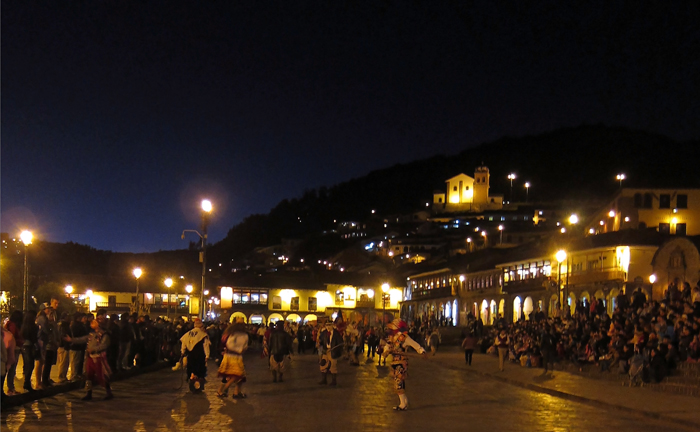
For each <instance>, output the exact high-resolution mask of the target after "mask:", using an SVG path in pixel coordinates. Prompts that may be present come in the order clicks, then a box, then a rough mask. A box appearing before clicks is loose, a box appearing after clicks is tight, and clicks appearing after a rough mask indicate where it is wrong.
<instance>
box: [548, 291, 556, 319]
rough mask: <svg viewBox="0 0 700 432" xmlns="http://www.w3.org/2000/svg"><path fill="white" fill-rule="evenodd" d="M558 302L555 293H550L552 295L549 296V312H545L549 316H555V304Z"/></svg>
mask: <svg viewBox="0 0 700 432" xmlns="http://www.w3.org/2000/svg"><path fill="white" fill-rule="evenodd" d="M558 304H559V296H557V295H556V294H552V296H551V297H550V298H549V313H548V314H547V315H548V316H550V317H553V316H555V314H556V312H557V305H558Z"/></svg>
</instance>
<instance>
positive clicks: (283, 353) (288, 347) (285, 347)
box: [270, 321, 293, 382]
mask: <svg viewBox="0 0 700 432" xmlns="http://www.w3.org/2000/svg"><path fill="white" fill-rule="evenodd" d="M292 352H293V346H292V337H291V336H290V334H289V333H287V332H286V331H284V327H283V324H282V321H277V324H276V325H275V329H274V330H273V331H272V333H271V334H270V371H272V382H278V381H279V382H284V372H285V370H286V368H287V361H288V360H289V359H291V358H292Z"/></svg>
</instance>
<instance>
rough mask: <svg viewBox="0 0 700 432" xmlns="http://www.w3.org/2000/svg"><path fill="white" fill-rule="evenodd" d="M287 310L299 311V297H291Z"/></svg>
mask: <svg viewBox="0 0 700 432" xmlns="http://www.w3.org/2000/svg"><path fill="white" fill-rule="evenodd" d="M289 310H293V311H298V310H299V297H292V299H291V300H290V301H289Z"/></svg>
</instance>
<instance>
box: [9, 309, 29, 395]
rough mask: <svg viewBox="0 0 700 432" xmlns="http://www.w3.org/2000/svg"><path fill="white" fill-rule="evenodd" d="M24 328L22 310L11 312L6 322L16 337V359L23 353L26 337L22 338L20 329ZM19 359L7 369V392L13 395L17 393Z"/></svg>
mask: <svg viewBox="0 0 700 432" xmlns="http://www.w3.org/2000/svg"><path fill="white" fill-rule="evenodd" d="M21 328H22V311H18V310H16V311H13V312H12V314H10V319H9V320H8V321H7V324H5V329H6V330H7V331H8V332H10V333H12V336H13V337H14V339H15V359H17V358H18V357H19V355H20V353H21V349H22V345H23V344H24V339H22V335H21V332H20V329H21ZM17 363H18V362H17V361H15V362H14V364H12V365H10V368H9V370H8V371H7V394H8V395H9V396H13V395H15V394H17V392H16V391H15V375H16V373H17Z"/></svg>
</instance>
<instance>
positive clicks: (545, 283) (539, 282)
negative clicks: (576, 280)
mask: <svg viewBox="0 0 700 432" xmlns="http://www.w3.org/2000/svg"><path fill="white" fill-rule="evenodd" d="M550 280H553V281H554V285H555V286H556V284H557V283H556V278H553V277H548V276H538V277H534V278H527V279H521V280H514V281H509V282H505V283H504V284H503V291H505V292H508V293H511V292H529V291H540V290H545V289H547V288H548V287H549V285H550ZM562 283H563V281H562Z"/></svg>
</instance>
